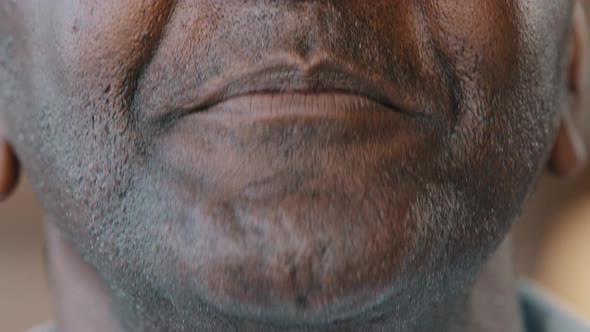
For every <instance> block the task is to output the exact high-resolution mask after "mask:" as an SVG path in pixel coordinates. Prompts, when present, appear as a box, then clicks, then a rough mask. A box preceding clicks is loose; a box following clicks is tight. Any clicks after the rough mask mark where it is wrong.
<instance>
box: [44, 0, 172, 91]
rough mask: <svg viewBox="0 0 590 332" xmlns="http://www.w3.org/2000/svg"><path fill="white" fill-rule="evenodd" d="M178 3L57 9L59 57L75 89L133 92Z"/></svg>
mask: <svg viewBox="0 0 590 332" xmlns="http://www.w3.org/2000/svg"><path fill="white" fill-rule="evenodd" d="M175 2H176V1H174V0H126V1H110V0H108V1H105V0H101V1H98V0H65V1H62V2H61V4H60V5H61V6H58V8H56V9H55V11H56V12H55V14H56V15H57V16H58V17H57V18H56V23H57V24H58V26H57V40H58V43H59V46H58V48H59V49H58V52H59V53H60V55H61V56H60V58H61V61H62V62H61V64H62V66H63V70H65V71H67V72H68V73H69V74H71V75H73V76H74V77H70V81H71V82H75V84H76V85H78V86H77V87H73V88H74V89H76V88H82V89H85V88H86V89H87V88H90V87H96V85H99V86H100V87H102V88H104V89H109V90H110V89H112V90H115V91H124V90H130V89H128V88H129V87H128V85H129V83H133V81H134V80H135V79H136V78H137V76H138V75H139V74H140V71H141V69H142V68H143V66H144V64H145V62H146V61H149V59H150V58H151V56H152V54H153V52H154V51H155V49H156V48H157V46H158V44H159V41H160V38H161V36H162V34H163V31H164V29H165V27H166V24H167V22H168V18H169V16H170V14H171V12H172V10H173V8H174V5H175ZM59 16H62V17H59ZM113 85H114V86H113ZM127 92H128V93H131V91H127Z"/></svg>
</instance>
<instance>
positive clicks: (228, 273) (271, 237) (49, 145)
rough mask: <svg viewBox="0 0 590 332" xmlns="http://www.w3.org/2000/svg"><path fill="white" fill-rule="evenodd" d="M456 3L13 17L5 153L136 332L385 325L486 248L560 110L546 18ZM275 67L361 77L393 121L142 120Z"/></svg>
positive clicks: (332, 116) (287, 96) (321, 113)
mask: <svg viewBox="0 0 590 332" xmlns="http://www.w3.org/2000/svg"><path fill="white" fill-rule="evenodd" d="M464 2H465V1H458V2H456V1H441V2H438V1H437V2H436V3H431V2H428V1H426V2H425V3H422V4H418V2H417V1H416V2H414V1H376V2H375V3H374V4H371V5H370V6H369V5H367V4H365V2H362V1H352V0H350V1H342V2H337V1H325V2H322V3H321V4H320V3H316V2H305V3H301V4H299V3H298V4H295V3H294V2H293V3H290V2H284V3H276V2H270V1H259V2H255V1H246V2H243V1H224V2H223V4H218V3H217V2H213V1H177V2H175V4H172V2H167V1H152V4H151V5H149V6H147V7H144V8H143V9H142V10H139V8H142V7H141V6H143V5H145V4H143V1H126V2H123V3H120V2H117V1H102V2H100V3H98V2H97V3H95V2H82V1H75V0H71V1H67V0H62V1H57V3H52V4H51V5H50V4H38V3H35V4H34V7H35V8H33V4H29V3H28V2H23V4H22V8H20V9H21V10H22V11H23V12H24V13H26V14H28V16H27V17H28V19H29V20H34V21H31V22H36V23H37V24H35V25H32V24H31V25H30V26H29V28H28V29H29V32H30V40H28V41H27V43H26V46H25V45H23V46H22V48H23V49H28V51H29V53H28V54H29V55H30V57H26V58H24V59H22V61H23V63H24V64H26V66H25V65H24V66H23V72H21V74H19V75H20V76H19V77H18V79H19V84H20V86H21V87H22V91H26V93H24V95H26V98H24V97H23V99H22V100H21V101H17V102H16V103H15V104H17V105H21V107H22V109H19V111H18V112H13V114H10V116H9V118H10V119H11V121H12V124H13V126H12V127H14V128H19V129H20V131H14V132H13V133H12V135H13V137H17V136H19V137H21V138H22V139H21V140H19V144H18V146H17V150H18V152H19V155H20V156H21V158H22V159H23V160H24V164H25V168H26V169H27V171H28V173H29V175H30V176H31V178H32V180H33V183H34V185H35V187H36V191H37V192H38V194H39V196H40V198H41V201H42V203H43V204H44V207H45V209H46V211H47V214H48V218H49V220H50V221H51V222H53V223H55V224H56V225H58V226H59V227H60V229H61V230H62V232H63V234H64V236H65V237H66V238H67V239H68V240H69V241H70V242H71V243H72V244H73V245H74V246H75V247H76V248H77V250H78V251H79V252H80V253H81V254H82V256H83V257H84V259H86V260H87V261H88V262H90V263H91V264H92V265H93V266H94V267H96V268H97V270H98V271H99V272H100V274H101V276H102V277H103V278H104V279H105V281H106V282H107V283H108V284H109V286H111V288H112V289H113V290H114V292H115V293H116V294H120V295H121V301H123V300H124V301H127V302H129V303H128V304H131V305H130V306H129V307H130V308H135V309H133V310H132V313H131V315H140V316H143V318H142V319H143V321H144V322H145V324H147V326H154V327H155V328H156V329H157V328H160V329H162V328H163V327H165V326H168V328H170V329H175V330H184V329H187V330H190V329H191V328H192V329H194V328H196V327H198V326H200V325H199V324H204V323H203V321H204V320H203V315H202V312H203V310H208V311H209V310H210V311H211V312H212V314H211V315H210V316H207V317H209V318H210V317H215V316H216V315H218V316H224V317H225V318H224V320H223V321H232V320H241V321H244V322H246V321H248V322H267V323H271V324H275V326H283V327H284V326H288V325H293V326H295V325H298V326H301V325H306V324H308V325H309V326H312V325H316V326H321V325H322V324H330V323H334V322H343V321H347V320H350V319H351V318H352V317H361V316H365V317H366V318H367V319H370V318H371V317H373V316H375V317H377V316H381V315H383V314H386V313H391V312H396V315H397V316H398V317H397V319H402V318H404V317H406V316H410V315H412V314H413V313H412V312H413V311H416V310H417V309H416V308H414V307H411V306H410V305H409V304H410V303H413V302H412V301H413V299H414V298H416V297H418V298H421V299H424V302H423V304H422V305H423V306H424V307H428V306H429V305H434V304H435V302H437V301H441V299H444V298H448V297H453V296H456V295H457V294H458V293H460V292H462V291H463V288H464V287H465V285H466V284H468V283H469V281H470V280H471V279H472V278H473V276H474V274H475V273H476V271H477V270H478V268H479V266H480V264H481V262H482V261H484V260H485V258H486V257H487V256H488V255H489V254H490V252H491V251H493V249H494V248H495V246H496V245H497V244H498V243H499V241H500V240H501V239H502V237H503V235H504V234H505V233H506V231H507V230H508V228H509V227H510V224H511V222H512V220H513V218H514V217H515V215H516V214H517V213H518V210H519V208H520V207H521V206H522V204H523V201H524V200H525V198H526V195H527V193H528V191H529V189H530V187H531V186H532V184H533V182H534V179H535V177H536V175H537V174H538V172H539V171H540V169H541V165H542V164H543V162H544V160H545V158H546V154H547V150H548V147H549V145H550V142H551V139H552V136H553V133H554V128H553V127H554V125H553V124H554V117H555V114H556V109H557V105H558V104H559V101H561V100H562V97H563V96H561V95H560V89H552V88H549V87H554V86H561V84H562V83H561V77H560V76H559V74H558V73H560V72H561V67H560V65H558V64H561V63H562V61H563V54H560V53H559V52H556V50H560V49H564V48H565V47H563V46H565V44H564V40H565V36H566V35H567V29H566V26H567V24H566V23H567V22H568V19H569V17H568V15H569V12H568V9H564V7H567V6H562V5H557V4H553V2H552V1H549V0H547V1H543V4H542V5H538V4H536V5H535V6H536V7H537V8H542V9H538V10H537V9H536V10H534V11H533V10H532V9H531V8H529V7H531V6H532V5H528V4H527V1H492V0H487V1H478V2H477V4H475V2H468V3H469V4H468V5H467V4H466V3H464ZM43 6H48V8H43ZM39 7H41V8H39ZM49 7H51V10H49ZM138 12H141V13H142V15H139V14H137V13H138ZM48 13H50V14H48ZM163 13H165V15H163ZM484 13H485V15H484ZM167 17H169V18H168V20H166V18H167ZM301 17H305V18H306V19H301ZM123 18H125V19H123ZM25 22H27V23H29V24H30V23H31V22H28V21H26V20H25ZM154 22H158V23H157V24H154ZM160 22H163V23H160ZM24 26H27V25H24ZM555 26H558V27H563V31H562V32H559V33H557V32H555V31H556V30H558V29H555ZM529 29H530V30H529ZM301 31H309V32H310V33H309V34H304V33H301ZM325 31H329V32H330V34H329V36H328V35H326V34H324V33H323V32H325ZM507 35H510V36H512V38H510V39H507V38H506V36H507ZM142 36H143V37H142ZM548 36H549V37H548ZM352 40H354V41H358V43H356V42H355V43H352V42H351V41H352ZM548 43H549V44H550V46H549V47H548V46H547V44H548ZM281 57H282V58H281ZM278 58H281V59H283V58H284V59H287V60H293V59H297V61H296V63H297V64H298V65H297V66H299V67H305V66H306V65H308V64H309V63H310V62H311V61H314V59H320V60H326V61H328V60H329V61H333V62H338V63H346V64H350V65H351V66H353V67H355V68H357V69H359V70H360V71H362V72H364V73H368V74H370V75H381V77H383V78H384V79H385V80H387V81H389V82H392V84H393V85H394V86H395V87H396V88H397V91H398V94H399V95H400V96H402V98H400V99H399V105H398V106H399V109H394V108H392V107H386V106H384V105H383V104H380V103H377V102H375V101H373V100H370V99H368V98H365V97H361V96H354V95H351V94H346V93H342V92H341V91H323V92H314V91H311V90H310V91H305V92H289V91H283V92H277V91H274V92H265V93H261V94H252V95H247V96H243V97H239V98H235V99H232V100H229V101H227V102H222V103H220V104H218V105H216V106H214V107H211V108H209V109H206V110H205V111H203V112H192V113H187V114H182V115H181V116H175V117H170V116H160V115H167V114H168V113H167V112H170V110H171V109H175V108H176V107H177V106H179V104H178V103H180V102H181V101H183V100H185V99H188V98H190V97H189V96H188V94H190V93H191V91H193V92H194V91H199V89H201V90H202V89H207V88H208V87H209V86H210V85H212V84H214V83H212V82H218V81H220V80H222V79H223V78H225V77H228V75H230V74H231V73H232V72H234V71H240V70H244V68H248V67H254V66H257V65H260V64H264V63H265V62H270V61H276V59H278ZM547 64H555V65H554V66H548V65H547ZM25 67H26V68H25ZM299 67H298V68H299ZM22 73H26V75H25V74H22ZM187 91H188V92H187ZM16 99H17V100H18V98H16ZM25 100H26V105H27V109H25V108H24V106H22V105H25ZM408 100H409V102H408ZM181 106H182V105H181ZM162 119H165V121H164V120H162ZM432 276H435V277H432ZM449 280H452V282H450V281H449ZM434 292H436V293H437V294H439V295H440V296H437V297H435V296H428V294H432V293H434ZM174 322H177V323H174ZM178 322H182V323H178ZM174 324H180V325H182V326H180V325H174ZM216 324H222V323H219V322H217V323H216ZM252 324H254V323H252Z"/></svg>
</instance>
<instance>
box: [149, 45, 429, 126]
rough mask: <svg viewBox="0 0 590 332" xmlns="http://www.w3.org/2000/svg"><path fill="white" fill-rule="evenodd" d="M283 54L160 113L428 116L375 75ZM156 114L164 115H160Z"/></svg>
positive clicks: (214, 83)
mask: <svg viewBox="0 0 590 332" xmlns="http://www.w3.org/2000/svg"><path fill="white" fill-rule="evenodd" d="M287 58H288V59H287V60H285V59H279V60H270V61H263V62H261V63H264V64H263V65H259V66H243V67H247V68H246V69H244V70H242V71H240V70H234V71H233V72H232V73H230V74H226V75H222V76H221V77H218V78H215V79H212V80H210V81H208V82H206V83H205V84H203V86H204V88H202V89H198V91H197V92H196V93H190V91H187V93H186V94H183V96H182V97H181V98H178V99H177V100H176V102H175V104H176V105H171V107H168V110H167V111H165V112H164V113H165V114H164V115H163V117H164V118H165V119H177V118H180V117H183V116H186V115H189V114H195V113H213V111H219V110H225V111H227V110H228V109H229V110H231V111H232V112H230V113H234V114H235V113H236V112H235V111H236V110H238V109H240V112H239V113H241V114H242V115H247V116H257V115H269V114H272V115H273V116H277V115H285V114H289V115H294V114H306V115H308V116H309V115H313V116H322V115H326V114H330V113H333V111H356V110H374V109H380V110H383V111H390V112H397V113H403V114H406V115H409V116H413V117H419V116H425V115H429V114H428V112H427V111H424V110H419V109H418V108H417V107H416V106H415V105H414V102H413V100H412V99H411V98H410V97H409V96H407V95H404V94H402V93H401V92H400V91H402V89H399V88H397V87H396V86H395V84H394V83H393V82H391V81H389V80H386V79H385V78H384V77H382V76H381V75H379V74H376V73H367V72H364V71H362V70H359V69H358V68H356V66H355V65H353V64H350V63H343V62H334V61H328V60H325V59H323V58H318V59H317V60H314V61H311V60H302V59H299V58H297V59H295V60H294V57H287ZM237 67H240V66H237ZM264 105H266V106H264ZM284 111H286V112H284ZM215 113H218V112H215ZM156 118H157V120H160V121H161V120H162V119H161V118H160V117H159V116H157V117H156Z"/></svg>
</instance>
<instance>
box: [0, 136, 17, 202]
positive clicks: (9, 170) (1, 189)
mask: <svg viewBox="0 0 590 332" xmlns="http://www.w3.org/2000/svg"><path fill="white" fill-rule="evenodd" d="M19 175H20V167H19V163H18V160H17V158H16V155H15V153H14V151H13V150H12V148H11V146H10V144H8V142H7V141H5V140H3V139H2V138H1V137H0V202H1V201H3V200H5V199H6V198H7V197H8V196H9V194H10V193H11V192H12V191H13V190H14V188H15V187H16V184H17V183H18V178H19Z"/></svg>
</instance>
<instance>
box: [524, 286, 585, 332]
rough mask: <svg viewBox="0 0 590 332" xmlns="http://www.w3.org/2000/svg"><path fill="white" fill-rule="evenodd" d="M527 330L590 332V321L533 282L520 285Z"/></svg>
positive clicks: (534, 331)
mask: <svg viewBox="0 0 590 332" xmlns="http://www.w3.org/2000/svg"><path fill="white" fill-rule="evenodd" d="M519 292H520V303H521V307H522V313H523V318H524V323H525V327H526V328H525V331H526V332H590V322H587V321H585V320H584V319H583V318H582V317H581V315H576V313H574V311H573V310H570V309H568V308H567V306H565V305H564V304H563V303H560V302H559V301H558V300H557V299H556V298H554V297H553V296H551V295H550V294H549V293H547V292H546V291H545V290H543V289H542V288H541V287H539V286H537V285H536V284H534V283H532V282H524V283H522V285H521V286H520V291H519Z"/></svg>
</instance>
